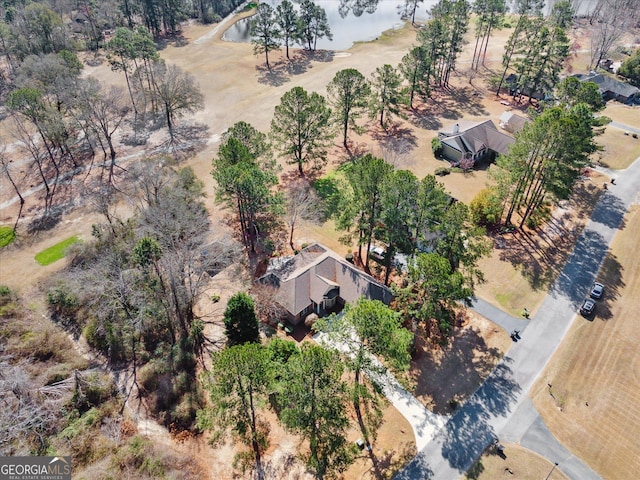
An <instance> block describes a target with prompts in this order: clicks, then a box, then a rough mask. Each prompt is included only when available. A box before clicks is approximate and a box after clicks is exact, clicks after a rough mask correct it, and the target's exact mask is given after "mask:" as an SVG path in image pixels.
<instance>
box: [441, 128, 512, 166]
mask: <svg viewBox="0 0 640 480" xmlns="http://www.w3.org/2000/svg"><path fill="white" fill-rule="evenodd" d="M438 138H439V139H440V142H441V143H442V155H443V156H444V157H445V158H446V159H447V160H449V161H450V162H451V164H452V165H454V166H455V165H459V164H460V163H461V162H462V161H463V160H469V161H471V162H472V163H475V162H477V161H479V160H488V161H492V160H494V159H495V158H496V156H497V154H498V153H502V154H505V153H507V150H508V149H509V145H511V144H512V143H513V142H514V138H513V137H511V136H509V135H507V134H505V133H502V132H500V131H499V130H498V128H497V127H496V126H495V124H494V123H493V122H492V121H491V120H484V121H481V122H466V121H462V122H458V123H456V124H454V125H452V126H450V127H447V128H444V129H442V130H440V131H439V132H438Z"/></svg>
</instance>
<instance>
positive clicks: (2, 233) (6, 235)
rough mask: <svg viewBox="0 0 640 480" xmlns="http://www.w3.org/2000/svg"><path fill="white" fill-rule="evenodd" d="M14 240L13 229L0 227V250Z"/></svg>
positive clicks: (4, 226)
mask: <svg viewBox="0 0 640 480" xmlns="http://www.w3.org/2000/svg"><path fill="white" fill-rule="evenodd" d="M15 238H16V234H15V232H14V231H13V228H11V227H8V226H6V225H3V226H1V227H0V248H3V247H6V246H7V245H9V244H10V243H11V242H13V240H14V239H15Z"/></svg>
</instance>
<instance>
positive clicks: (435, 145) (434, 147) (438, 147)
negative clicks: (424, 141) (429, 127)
mask: <svg viewBox="0 0 640 480" xmlns="http://www.w3.org/2000/svg"><path fill="white" fill-rule="evenodd" d="M431 151H432V152H433V155H434V156H435V157H436V158H440V157H441V156H442V142H441V141H440V139H439V138H438V137H436V138H432V139H431Z"/></svg>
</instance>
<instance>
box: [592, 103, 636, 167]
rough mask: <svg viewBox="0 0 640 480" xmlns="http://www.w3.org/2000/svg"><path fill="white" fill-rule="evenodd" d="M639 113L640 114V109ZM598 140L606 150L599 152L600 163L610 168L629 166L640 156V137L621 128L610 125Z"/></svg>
mask: <svg viewBox="0 0 640 480" xmlns="http://www.w3.org/2000/svg"><path fill="white" fill-rule="evenodd" d="M637 113H638V115H640V110H638V112H637ZM596 142H597V143H598V144H599V145H602V146H603V147H604V151H603V152H601V153H600V154H599V156H600V163H602V164H603V165H605V166H607V167H609V168H612V169H615V170H620V169H624V168H627V167H628V166H629V165H631V164H632V163H633V161H634V160H635V159H636V158H638V157H640V138H633V137H632V136H631V135H625V134H624V131H623V130H620V129H619V128H616V127H612V126H608V127H607V128H606V129H605V131H604V133H603V134H602V135H600V136H599V137H597V138H596Z"/></svg>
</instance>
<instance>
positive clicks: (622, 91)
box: [574, 72, 640, 104]
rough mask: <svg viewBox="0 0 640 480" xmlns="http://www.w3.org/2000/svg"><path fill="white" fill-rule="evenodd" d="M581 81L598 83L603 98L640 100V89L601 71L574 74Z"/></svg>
mask: <svg viewBox="0 0 640 480" xmlns="http://www.w3.org/2000/svg"><path fill="white" fill-rule="evenodd" d="M574 77H576V78H577V79H578V80H580V81H581V82H593V83H595V84H596V85H598V89H599V90H600V93H601V94H602V98H603V100H604V101H605V102H606V101H607V100H616V101H617V102H621V103H626V104H631V103H633V102H635V101H638V100H640V89H638V87H634V86H633V85H630V84H628V83H626V82H620V81H618V80H616V79H615V78H611V77H609V76H608V75H603V74H601V73H595V72H591V73H586V74H583V73H577V74H575V75H574Z"/></svg>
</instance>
